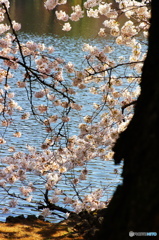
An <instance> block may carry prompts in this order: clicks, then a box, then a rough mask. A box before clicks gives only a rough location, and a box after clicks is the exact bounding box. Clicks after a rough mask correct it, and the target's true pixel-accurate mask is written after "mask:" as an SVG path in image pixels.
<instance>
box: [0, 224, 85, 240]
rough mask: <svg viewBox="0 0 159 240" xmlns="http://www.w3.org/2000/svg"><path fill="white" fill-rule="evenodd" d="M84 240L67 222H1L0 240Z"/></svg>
mask: <svg viewBox="0 0 159 240" xmlns="http://www.w3.org/2000/svg"><path fill="white" fill-rule="evenodd" d="M7 239H10V240H44V239H45V240H51V239H55V240H70V239H76V240H82V239H83V237H80V236H79V234H78V233H77V232H76V231H75V229H74V228H73V227H72V226H70V225H69V224H68V223H67V222H66V221H64V222H61V223H49V222H44V221H42V220H39V219H35V220H30V219H23V220H22V221H18V222H9V223H2V222H0V240H7Z"/></svg>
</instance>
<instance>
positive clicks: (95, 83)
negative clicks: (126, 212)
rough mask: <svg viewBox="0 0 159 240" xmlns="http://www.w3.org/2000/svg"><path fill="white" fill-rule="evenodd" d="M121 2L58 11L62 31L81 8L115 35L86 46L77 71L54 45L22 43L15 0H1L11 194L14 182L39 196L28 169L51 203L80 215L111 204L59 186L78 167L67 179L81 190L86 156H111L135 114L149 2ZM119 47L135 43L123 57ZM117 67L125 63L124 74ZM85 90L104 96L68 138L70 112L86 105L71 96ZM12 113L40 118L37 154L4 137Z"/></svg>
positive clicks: (3, 111) (0, 94)
mask: <svg viewBox="0 0 159 240" xmlns="http://www.w3.org/2000/svg"><path fill="white" fill-rule="evenodd" d="M66 2H67V1H65V0H63V1H62V0H61V1H60V0H47V1H45V3H44V5H45V8H47V9H48V10H52V9H54V8H56V6H57V5H63V4H66ZM116 3H117V4H118V5H117V8H116V9H113V8H112V4H111V3H106V2H105V1H101V0H87V1H85V2H84V4H83V7H81V6H80V5H76V6H72V13H71V14H70V15H69V14H67V13H66V12H65V11H64V10H59V11H55V14H56V17H57V19H58V20H61V21H64V22H65V23H64V25H63V30H64V31H69V30H71V25H70V22H69V21H79V20H80V19H81V18H83V17H84V12H85V13H86V14H87V16H88V17H93V18H99V17H101V16H102V19H104V21H103V27H102V28H100V29H99V32H98V35H99V37H104V38H106V36H107V34H110V35H111V36H112V38H114V42H115V44H114V45H113V46H111V45H105V46H103V49H99V48H98V47H97V46H93V45H90V44H84V45H83V51H84V52H86V56H85V63H86V64H85V66H86V67H85V68H84V69H82V70H77V67H76V66H74V64H73V63H71V62H66V61H65V60H64V59H61V58H55V57H54V51H55V49H54V47H53V46H45V45H44V44H43V43H36V42H33V41H32V40H30V41H27V42H25V43H22V42H19V38H18V34H17V31H19V30H20V29H21V24H20V23H17V22H15V21H14V20H11V21H10V23H8V24H6V23H3V21H4V20H5V18H6V17H7V14H6V13H8V14H9V12H8V9H9V6H10V4H9V1H7V0H0V61H1V63H2V64H1V67H0V124H1V128H2V129H3V133H4V134H1V135H0V146H3V145H6V144H7V146H8V151H9V152H10V153H12V155H10V156H8V157H5V158H3V159H1V163H2V164H3V165H4V167H3V168H1V169H0V187H1V188H3V190H4V191H6V193H7V194H10V192H9V190H10V189H11V187H12V186H14V184H15V182H19V183H20V184H21V186H20V187H19V193H20V196H21V198H23V199H25V200H26V201H28V202H34V192H36V189H37V184H36V181H35V183H33V182H29V180H28V173H32V174H33V175H35V176H36V177H37V178H39V179H40V180H41V181H42V183H43V185H44V188H45V190H46V192H47V193H50V195H49V201H50V203H52V204H56V203H58V202H59V201H62V203H63V204H65V205H66V206H67V205H70V206H71V207H72V209H73V210H74V211H76V212H77V213H79V212H80V211H82V210H87V211H92V210H95V209H101V208H103V207H106V205H107V204H106V202H104V201H101V198H102V195H103V193H104V190H102V189H97V190H93V191H92V192H89V193H88V194H87V195H84V196H79V194H77V191H75V195H76V197H75V196H73V197H70V196H68V195H67V194H66V193H65V192H64V191H63V189H59V188H57V186H58V184H59V182H60V181H62V180H63V179H64V178H66V176H67V173H70V172H71V171H73V170H74V169H75V168H76V167H78V168H80V169H81V170H80V173H79V174H77V175H76V176H75V175H74V174H73V175H72V178H71V179H70V177H69V178H68V179H69V182H70V183H71V184H70V186H71V187H73V188H74V189H77V188H78V186H79V185H80V183H81V181H87V176H88V174H89V169H88V168H87V163H88V162H89V161H91V160H92V159H101V160H103V161H109V160H112V158H113V151H112V147H113V145H114V143H115V141H116V139H117V138H118V136H119V133H120V132H122V131H124V130H125V129H126V127H127V126H128V124H129V122H130V120H131V118H132V116H133V104H132V103H133V102H134V101H135V100H136V99H137V97H138V95H139V94H140V87H139V83H140V74H141V70H142V66H143V61H144V59H145V56H146V54H145V51H144V52H143V45H142V43H141V42H140V40H139V39H138V38H137V36H138V34H141V33H142V34H143V36H144V37H147V31H148V28H149V18H150V9H149V8H148V7H147V5H146V4H145V1H142V2H140V3H139V2H138V1H135V0H133V1H132V0H127V1H126V0H118V1H117V0H116ZM121 14H123V15H124V16H125V17H126V21H125V22H124V23H123V24H122V25H121V24H120V21H119V17H120V15H121ZM122 45H123V46H124V47H125V46H126V47H128V48H129V49H131V50H130V55H129V56H128V59H126V60H125V58H124V57H123V56H120V57H119V58H118V59H117V58H114V57H113V54H114V53H115V51H116V49H117V47H119V46H122ZM120 67H123V68H124V71H123V72H122V73H121V71H120ZM22 69H23V71H22ZM17 71H19V72H20V73H21V79H18V80H17V81H16V85H17V88H18V89H19V91H23V92H25V91H27V94H28V98H29V102H30V107H31V112H25V110H24V109H23V108H22V107H21V106H20V105H19V104H18V101H17V100H16V94H15V93H14V92H13V90H12V89H13V84H14V83H15V79H16V78H14V77H15V75H16V72H17ZM66 76H67V77H66ZM13 79H14V83H13V81H12V80H13ZM34 84H35V85H36V88H34V86H35V85H34ZM35 89H38V90H35ZM83 89H85V91H88V93H89V94H91V95H94V96H95V95H96V96H99V98H98V99H99V101H97V102H96V101H94V102H93V103H92V114H88V115H86V116H84V117H83V119H82V121H81V118H80V119H79V125H78V126H77V128H78V131H79V134H77V135H73V136H71V133H68V131H67V130H68V124H69V123H70V122H71V121H72V115H71V114H72V113H73V114H77V115H78V114H79V113H80V112H81V110H82V108H83V107H84V104H83V105H81V104H79V103H78V102H77V101H75V98H74V96H75V95H76V93H77V91H78V90H83ZM41 100H42V102H41ZM39 102H40V104H39ZM15 116H20V121H27V120H28V119H29V118H30V117H35V119H36V120H37V122H38V123H39V124H42V126H43V128H44V129H45V133H46V134H47V137H46V139H45V141H44V142H42V143H41V146H40V147H41V151H40V152H39V150H36V149H35V147H33V146H30V145H28V146H27V151H28V152H27V151H25V150H24V152H16V149H15V147H14V146H12V145H11V144H10V142H9V141H7V140H6V137H5V136H6V134H7V131H8V129H9V127H10V126H11V125H12V124H14V121H15ZM79 116H80V114H79ZM22 135H23V132H20V131H19V130H18V129H17V131H15V132H14V133H13V138H21V136H22ZM8 186H9V188H8ZM12 197H14V195H13V194H12ZM17 197H18V196H17ZM16 204H17V201H15V200H14V199H13V200H11V201H10V202H9V207H15V205H16ZM4 212H7V208H4ZM42 213H43V215H44V216H47V215H48V214H50V213H51V210H50V209H49V208H48V207H47V206H46V208H45V209H43V211H42Z"/></svg>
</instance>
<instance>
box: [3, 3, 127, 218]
mask: <svg viewBox="0 0 159 240" xmlns="http://www.w3.org/2000/svg"><path fill="white" fill-rule="evenodd" d="M71 2H74V3H75V4H78V3H79V4H80V3H81V2H82V1H69V3H68V4H67V6H66V8H67V9H66V10H70V3H71ZM10 13H11V16H12V19H15V20H16V21H17V22H20V23H22V29H21V31H20V32H19V36H20V39H21V40H23V41H28V40H33V41H36V42H43V43H45V44H46V45H53V46H54V48H55V57H56V56H58V57H62V58H65V59H66V61H72V62H73V63H75V64H77V65H78V67H79V69H80V68H81V67H82V65H83V56H84V54H85V53H84V52H83V51H82V49H81V46H82V44H83V43H90V44H92V45H97V46H98V47H103V46H104V45H106V44H108V43H111V42H112V44H113V41H112V39H100V38H98V37H97V30H98V28H99V26H100V25H101V20H98V21H96V20H92V19H82V20H81V21H80V22H78V23H73V29H72V30H71V31H70V32H69V33H65V32H62V30H61V23H58V22H57V20H56V19H55V16H54V12H48V11H47V10H46V9H45V8H44V7H43V1H42V0H12V1H11V8H10ZM118 51H119V52H117V53H116V54H119V55H120V51H121V49H119V50H118ZM123 53H125V54H126V52H125V50H123ZM123 53H122V54H123ZM17 78H18V75H17ZM15 88H16V86H15ZM15 91H16V89H15ZM17 94H18V98H19V103H20V105H22V107H23V108H24V109H25V110H26V111H27V110H28V111H30V110H29V107H30V106H29V105H27V104H26V101H25V100H26V96H24V95H22V94H21V93H20V92H17ZM79 94H80V96H81V92H80V93H79ZM93 97H94V96H93ZM80 101H81V104H83V102H85V103H86V104H85V105H86V107H85V109H84V110H83V113H82V114H83V116H84V115H85V114H86V112H87V114H88V112H89V105H90V104H91V103H92V101H93V99H92V98H91V97H90V95H89V96H88V95H87V93H86V92H84V91H83V97H82V98H80V99H79V102H80ZM81 117H82V116H81ZM78 121H79V120H78V119H76V116H74V123H75V124H78ZM17 127H18V128H20V129H19V130H20V131H22V132H23V133H24V134H23V136H22V138H21V139H20V140H19V139H18V140H17V142H15V140H14V142H12V145H14V146H16V149H17V150H23V146H24V145H26V144H29V145H33V146H34V145H35V146H38V145H39V143H40V142H41V139H43V138H44V136H43V133H42V131H41V126H39V125H37V122H36V121H35V120H34V119H32V118H31V120H30V122H28V125H27V124H26V122H24V123H21V126H19V125H18V121H17V125H16V124H15V125H14V128H13V129H11V130H10V132H9V133H8V135H7V137H8V138H10V136H11V135H12V134H13V132H14V131H15V129H16V128H17ZM70 129H71V134H70V135H74V134H77V130H76V129H75V128H74V126H71V127H70ZM0 131H1V129H0ZM37 133H38V134H37ZM20 141H22V142H23V145H21V144H20ZM6 150H7V148H5V147H3V148H1V149H0V151H1V156H6V152H7V151H6ZM7 154H8V152H7ZM89 165H90V166H89V169H90V172H89V177H88V182H91V184H92V188H98V187H101V185H102V186H103V185H104V186H105V187H106V191H107V197H108V198H109V197H110V196H111V195H112V193H113V191H114V189H115V187H116V186H117V184H118V183H119V182H121V177H120V176H119V175H116V174H115V173H114V169H115V168H116V169H118V171H119V172H121V166H114V164H113V160H112V161H109V162H104V161H101V160H99V161H97V160H94V161H91V162H90V163H89ZM61 184H63V185H62V186H63V188H64V189H66V190H67V191H70V192H69V194H70V195H71V194H73V193H72V192H71V190H70V189H69V188H68V187H67V186H65V185H64V183H61ZM83 187H84V186H83ZM39 188H42V186H41V185H40V184H39ZM15 191H16V188H15ZM41 197H42V195H41V193H40V192H39V193H37V199H40V198H41ZM106 200H107V199H106ZM5 203H6V199H4V196H3V192H1V196H0V208H2V207H4V205H5ZM20 205H21V206H20V207H19V208H18V209H17V208H16V209H13V210H12V214H13V215H19V214H26V215H27V214H38V212H36V211H35V210H33V209H31V208H30V207H27V205H25V204H24V203H23V202H22V203H21V204H20ZM8 215H11V213H9V214H8ZM6 216H7V215H6V214H0V221H4V220H5V218H6ZM49 220H50V221H58V220H57V219H55V218H53V217H50V218H49Z"/></svg>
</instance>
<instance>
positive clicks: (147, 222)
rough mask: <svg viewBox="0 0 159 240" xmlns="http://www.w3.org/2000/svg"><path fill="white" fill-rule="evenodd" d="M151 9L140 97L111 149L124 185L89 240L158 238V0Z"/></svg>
mask: <svg viewBox="0 0 159 240" xmlns="http://www.w3.org/2000/svg"><path fill="white" fill-rule="evenodd" d="M151 10H152V16H151V19H150V23H151V25H150V29H149V39H148V40H149V41H148V44H149V46H148V54H147V57H146V60H145V63H144V66H143V71H142V80H141V84H140V85H141V94H140V96H139V98H138V100H137V104H136V106H135V113H134V117H133V119H132V121H131V122H130V124H129V126H128V128H127V129H126V130H125V131H124V132H123V133H121V135H120V137H119V139H118V140H117V142H116V144H115V146H114V151H115V155H114V160H115V164H119V163H120V162H121V160H123V161H124V166H123V173H122V176H123V184H122V185H121V186H118V187H117V189H116V191H115V193H114V195H113V198H112V200H111V202H110V205H109V206H108V208H107V209H106V211H105V218H104V221H103V225H102V228H101V230H100V232H99V233H97V234H96V235H95V237H94V238H92V239H98V240H127V239H130V237H129V231H133V232H157V233H158V237H155V238H153V237H147V238H146V239H156V240H157V239H159V1H158V0H152V3H151ZM137 239H138V238H137ZM140 239H141V237H140Z"/></svg>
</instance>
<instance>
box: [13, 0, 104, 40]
mask: <svg viewBox="0 0 159 240" xmlns="http://www.w3.org/2000/svg"><path fill="white" fill-rule="evenodd" d="M82 2H83V1H82V0H71V1H68V3H67V4H66V5H61V6H57V8H56V9H55V10H53V11H48V10H46V9H45V8H44V1H43V0H12V1H11V8H10V13H11V17H12V19H15V20H16V21H17V22H20V23H21V24H22V29H21V31H23V32H25V33H34V34H38V35H43V34H45V35H46V34H54V35H58V36H70V37H76V38H77V37H81V36H82V37H84V38H88V37H95V36H96V35H97V30H98V28H99V26H100V25H102V21H101V20H100V19H93V18H83V19H81V20H80V21H78V22H71V25H72V30H71V31H70V32H68V33H66V32H63V31H62V30H61V29H62V25H63V23H64V22H62V21H57V20H56V17H55V11H59V10H60V9H62V10H64V11H66V12H67V13H70V12H72V10H71V5H77V4H80V5H81V4H82Z"/></svg>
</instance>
